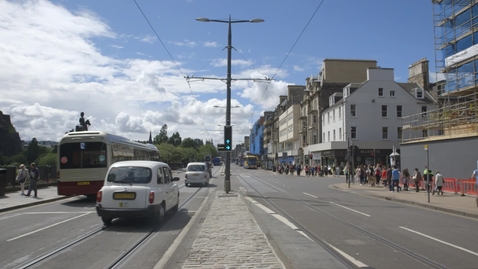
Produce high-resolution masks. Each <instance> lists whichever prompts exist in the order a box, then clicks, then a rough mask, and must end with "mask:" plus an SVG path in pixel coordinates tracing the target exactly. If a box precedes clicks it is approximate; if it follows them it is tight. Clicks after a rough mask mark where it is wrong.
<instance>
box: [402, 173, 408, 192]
mask: <svg viewBox="0 0 478 269" xmlns="http://www.w3.org/2000/svg"><path fill="white" fill-rule="evenodd" d="M409 180H410V173H409V172H408V168H405V169H403V171H402V184H403V190H404V191H408V181H409Z"/></svg>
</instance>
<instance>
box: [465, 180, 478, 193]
mask: <svg viewBox="0 0 478 269" xmlns="http://www.w3.org/2000/svg"><path fill="white" fill-rule="evenodd" d="M461 193H462V194H470V195H476V194H478V192H477V189H476V179H462V180H461Z"/></svg>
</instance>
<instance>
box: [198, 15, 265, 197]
mask: <svg viewBox="0 0 478 269" xmlns="http://www.w3.org/2000/svg"><path fill="white" fill-rule="evenodd" d="M196 20H197V21H201V22H222V23H227V24H228V26H229V27H228V32H227V78H226V85H227V86H226V87H227V95H226V126H231V80H232V79H231V53H232V33H231V24H233V23H242V22H251V23H257V22H263V21H264V20H263V19H252V20H231V15H229V20H227V21H226V20H211V19H208V18H197V19H196ZM231 128H232V127H231ZM224 191H225V192H226V193H229V192H230V191H231V152H230V151H227V152H226V167H225V177H224Z"/></svg>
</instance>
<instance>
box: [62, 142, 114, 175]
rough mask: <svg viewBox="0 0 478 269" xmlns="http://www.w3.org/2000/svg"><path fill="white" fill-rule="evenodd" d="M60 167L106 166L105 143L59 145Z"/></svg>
mask: <svg viewBox="0 0 478 269" xmlns="http://www.w3.org/2000/svg"><path fill="white" fill-rule="evenodd" d="M59 152H60V156H59V158H60V169H74V168H94V167H106V163H107V162H106V161H107V160H106V156H107V155H106V144H105V143H102V142H78V143H65V144H61V145H60V149H59Z"/></svg>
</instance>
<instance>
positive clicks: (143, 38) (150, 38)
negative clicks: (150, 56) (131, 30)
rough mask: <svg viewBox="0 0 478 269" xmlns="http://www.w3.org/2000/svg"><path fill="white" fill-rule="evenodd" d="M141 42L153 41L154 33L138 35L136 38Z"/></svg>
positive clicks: (154, 38)
mask: <svg viewBox="0 0 478 269" xmlns="http://www.w3.org/2000/svg"><path fill="white" fill-rule="evenodd" d="M138 39H139V40H140V41H141V42H145V43H150V44H152V43H154V41H156V39H157V38H156V36H154V35H146V36H143V37H140V38H138Z"/></svg>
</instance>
